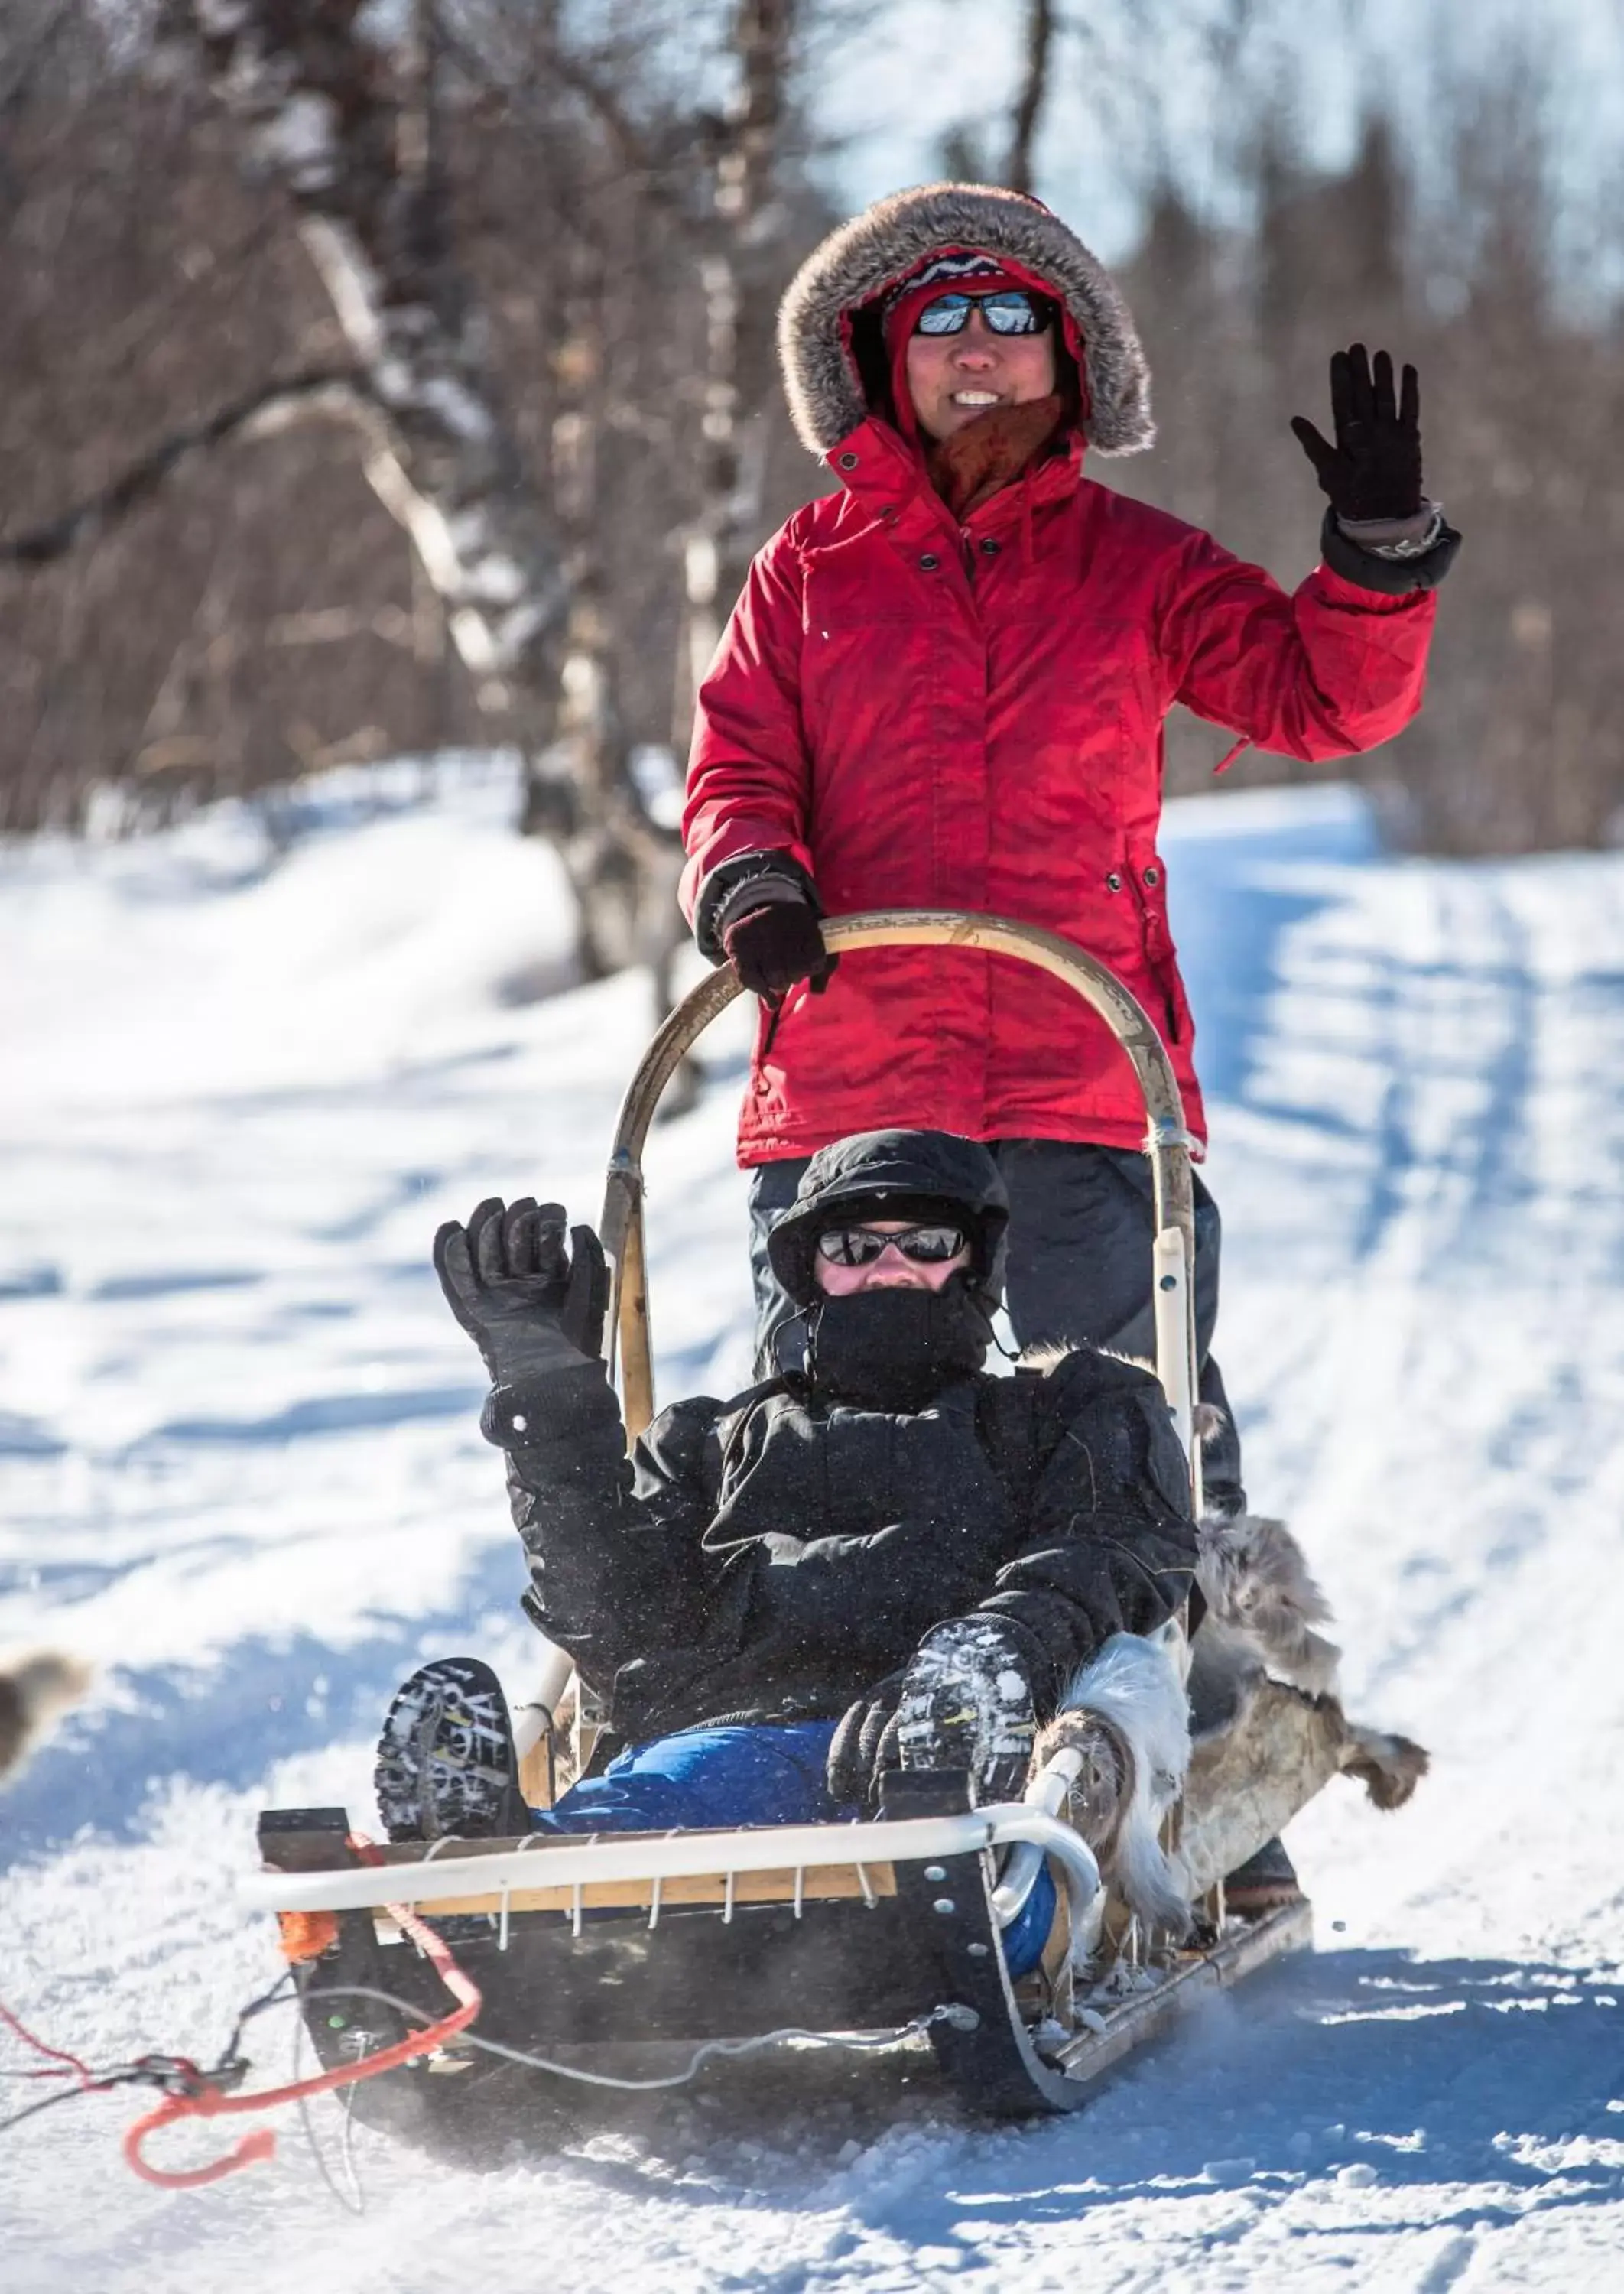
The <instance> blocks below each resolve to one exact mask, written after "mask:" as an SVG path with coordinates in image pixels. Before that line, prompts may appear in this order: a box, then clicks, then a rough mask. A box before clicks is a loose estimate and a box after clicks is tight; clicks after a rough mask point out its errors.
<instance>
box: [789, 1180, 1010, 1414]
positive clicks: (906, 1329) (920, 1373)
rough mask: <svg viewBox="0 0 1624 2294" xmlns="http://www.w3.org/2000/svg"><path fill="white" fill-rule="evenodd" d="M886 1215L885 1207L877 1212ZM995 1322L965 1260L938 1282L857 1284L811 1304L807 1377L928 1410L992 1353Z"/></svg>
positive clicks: (878, 1403) (845, 1394) (822, 1386)
mask: <svg viewBox="0 0 1624 2294" xmlns="http://www.w3.org/2000/svg"><path fill="white" fill-rule="evenodd" d="M875 1216H884V1214H883V1213H876V1214H875ZM992 1337H993V1326H992V1322H991V1321H990V1320H989V1318H988V1316H987V1309H986V1308H985V1307H984V1306H982V1305H981V1304H980V1302H979V1300H978V1299H977V1298H976V1297H975V1296H974V1295H973V1293H972V1292H971V1290H970V1283H969V1281H968V1279H967V1277H966V1274H965V1273H964V1270H963V1269H962V1268H957V1269H955V1270H954V1273H952V1274H950V1275H949V1276H948V1278H947V1280H946V1282H945V1283H944V1284H943V1285H942V1287H941V1289H939V1290H914V1289H902V1288H900V1287H897V1288H896V1289H892V1288H890V1287H889V1286H887V1287H883V1288H881V1289H873V1290H855V1291H853V1292H852V1293H851V1295H850V1297H845V1298H831V1297H827V1296H821V1295H820V1297H818V1299H817V1301H816V1305H814V1306H810V1307H808V1310H807V1367H806V1379H807V1383H808V1386H810V1387H812V1388H813V1389H814V1390H815V1392H816V1393H819V1394H826V1395H829V1396H830V1397H831V1398H832V1400H834V1401H836V1402H845V1403H852V1404H854V1405H855V1406H856V1407H857V1408H858V1409H866V1410H891V1411H917V1410H923V1409H925V1408H926V1407H927V1405H928V1404H929V1403H930V1402H931V1401H932V1400H933V1399H934V1398H935V1396H936V1395H938V1394H939V1393H940V1392H941V1390H942V1388H943V1387H945V1386H949V1385H951V1384H952V1383H953V1381H954V1379H962V1378H973V1377H974V1376H975V1374H976V1372H977V1371H978V1370H979V1369H980V1368H981V1366H982V1364H983V1363H984V1362H985V1361H986V1360H987V1347H988V1346H990V1345H991V1343H992Z"/></svg>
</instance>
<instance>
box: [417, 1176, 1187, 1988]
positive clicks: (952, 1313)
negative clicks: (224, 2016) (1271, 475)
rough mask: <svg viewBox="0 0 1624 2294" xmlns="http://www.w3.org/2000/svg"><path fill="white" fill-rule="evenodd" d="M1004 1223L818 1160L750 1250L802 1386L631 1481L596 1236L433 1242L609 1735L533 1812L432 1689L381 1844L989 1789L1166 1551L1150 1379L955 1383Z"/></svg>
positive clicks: (957, 1190) (1001, 1781)
mask: <svg viewBox="0 0 1624 2294" xmlns="http://www.w3.org/2000/svg"><path fill="white" fill-rule="evenodd" d="M1006 1216H1007V1206H1006V1200H1005V1196H1004V1191H1003V1181H1002V1179H1001V1178H1000V1176H999V1174H998V1169H997V1167H996V1165H995V1162H994V1160H993V1159H992V1157H991V1156H990V1155H989V1154H988V1153H987V1151H986V1149H985V1148H984V1147H981V1146H979V1145H978V1144H976V1143H974V1142H972V1141H970V1140H967V1139H961V1138H956V1137H954V1136H951V1135H947V1134H946V1133H942V1132H930V1131H911V1132H910V1131H878V1132H866V1133H864V1134H861V1135H858V1136H857V1137H855V1138H849V1139H845V1140H841V1141H840V1142H838V1143H836V1144H834V1145H833V1146H831V1147H827V1148H824V1150H823V1151H821V1152H820V1153H818V1154H816V1155H815V1156H814V1157H813V1159H812V1161H811V1163H810V1165H809V1167H808V1170H807V1172H806V1174H805V1175H804V1177H803V1178H802V1180H801V1182H800V1192H799V1193H798V1194H797V1196H796V1198H795V1200H794V1202H793V1204H792V1206H791V1208H790V1209H789V1210H788V1212H787V1213H785V1214H784V1216H782V1217H781V1218H780V1219H779V1220H778V1222H777V1224H775V1227H774V1229H773V1232H772V1234H771V1237H770V1244H769V1247H770V1250H771V1254H772V1262H773V1266H774V1269H775V1273H776V1274H777V1276H778V1279H779V1281H781V1282H782V1283H783V1284H784V1289H786V1290H787V1291H788V1293H789V1295H790V1297H792V1299H794V1300H795V1302H796V1303H797V1306H798V1307H799V1309H800V1313H801V1314H802V1315H803V1316H804V1319H805V1323H806V1331H807V1344H806V1362H805V1367H804V1370H802V1371H798V1372H795V1373H792V1374H786V1375H784V1376H781V1377H778V1378H775V1379H769V1380H768V1381H767V1383H766V1384H764V1385H759V1386H756V1387H751V1389H750V1390H749V1391H748V1392H746V1393H744V1394H741V1395H735V1397H734V1398H733V1400H731V1401H728V1402H718V1401H714V1400H711V1399H710V1398H709V1397H695V1398H694V1399H693V1400H691V1401H686V1402H679V1403H675V1404H673V1406H672V1407H671V1408H670V1409H669V1410H667V1411H663V1412H662V1414H661V1415H660V1416H659V1417H658V1418H657V1419H656V1420H654V1423H653V1425H652V1426H651V1427H650V1428H649V1429H648V1431H647V1433H646V1435H645V1436H643V1437H642V1439H641V1440H640V1441H639V1442H638V1443H637V1445H636V1447H635V1449H634V1451H633V1453H632V1455H631V1457H630V1458H629V1459H628V1457H627V1456H626V1452H625V1442H624V1435H623V1430H622V1428H621V1417H620V1411H619V1409H618V1406H617V1403H616V1401H615V1397H614V1395H613V1390H612V1388H611V1387H610V1385H609V1381H608V1378H607V1376H606V1373H605V1366H604V1363H603V1362H602V1360H601V1358H600V1356H599V1346H600V1343H601V1338H602V1330H603V1320H604V1313H605V1302H606V1296H607V1285H606V1282H605V1278H604V1261H603V1254H602V1251H601V1249H599V1247H598V1245H597V1238H596V1237H595V1236H594V1235H593V1233H592V1232H591V1230H590V1229H589V1228H586V1227H577V1228H576V1229H575V1230H574V1233H573V1238H572V1246H573V1247H572V1250H566V1246H565V1242H564V1213H563V1211H562V1210H560V1209H559V1208H556V1206H543V1207H542V1208H540V1209H538V1208H537V1207H536V1206H535V1205H534V1204H533V1203H528V1202H521V1203H515V1204H513V1205H511V1206H508V1207H504V1206H503V1205H502V1204H501V1203H500V1202H487V1203H482V1204H481V1206H480V1207H479V1208H478V1210H477V1211H475V1214H474V1216H473V1218H472V1219H471V1220H470V1221H469V1223H468V1225H467V1228H466V1229H465V1228H463V1227H461V1226H457V1225H451V1226H447V1227H444V1228H443V1229H442V1230H441V1232H440V1234H439V1237H438V1238H437V1241H436V1243H435V1252H434V1256H435V1264H436V1266H437V1268H438V1270H439V1273H440V1277H441V1281H442V1283H443V1286H444V1289H445V1292H446V1296H447V1298H448V1299H449V1300H450V1302H451V1308H452V1311H453V1313H454V1314H456V1315H457V1317H458V1319H459V1322H461V1323H462V1324H463V1326H464V1328H465V1329H466V1330H468V1332H469V1333H470V1335H471V1336H472V1337H473V1338H475V1342H476V1343H477V1344H478V1346H479V1348H480V1351H481V1353H482V1354H483V1357H484V1360H485V1363H486V1366H487V1368H488V1369H489V1371H490V1372H491V1378H492V1379H493V1381H494V1384H493V1386H492V1388H491V1395H490V1396H489V1398H488V1400H487V1402H486V1403H485V1407H484V1413H483V1420H482V1423H483V1429H484V1431H485V1433H486V1435H487V1436H489V1438H490V1439H491V1441H492V1442H495V1443H497V1444H499V1445H500V1446H501V1447H502V1448H503V1449H504V1450H505V1451H506V1452H507V1454H508V1487H509V1491H510V1493H511V1497H512V1501H513V1513H514V1519H515V1521H516V1524H517V1526H518V1530H519V1534H520V1536H521V1537H522V1538H523V1540H524V1546H525V1550H526V1552H527V1553H528V1555H529V1558H530V1569H531V1588H530V1590H529V1591H528V1593H527V1594H526V1595H525V1596H524V1607H525V1608H526V1610H527V1611H528V1613H529V1614H530V1615H531V1616H532V1619H533V1620H534V1622H535V1623H536V1624H537V1625H539V1626H540V1628H541V1630H542V1631H544V1632H545V1633H547V1634H548V1636H549V1637H550V1638H551V1639H553V1640H554V1641H556V1642H557V1643H559V1644H560V1645H561V1646H562V1647H564V1649H566V1650H567V1651H568V1652H569V1654H570V1655H571V1656H572V1658H573V1659H574V1661H575V1664H576V1665H577V1666H578V1668H579V1669H580V1672H581V1677H582V1679H583V1680H585V1681H586V1682H588V1683H589V1686H590V1687H591V1688H593V1689H594V1690H595V1691H596V1692H597V1694H598V1696H600V1697H601V1698H603V1699H604V1700H605V1703H606V1705H607V1712H608V1734H607V1736H606V1737H604V1738H600V1740H599V1748H598V1753H597V1758H596V1759H595V1761H594V1764H593V1765H594V1770H595V1773H593V1774H592V1775H590V1776H589V1777H587V1778H586V1779H584V1780H583V1781H582V1782H581V1783H578V1784H576V1785H575V1786H572V1789H571V1790H570V1791H568V1792H567V1793H565V1794H564V1795H563V1796H562V1797H561V1799H560V1800H559V1802H558V1803H557V1805H556V1807H555V1808H553V1809H551V1810H546V1811H532V1810H529V1809H528V1808H526V1806H525V1805H524V1801H523V1799H522V1798H521V1796H520V1794H519V1791H518V1785H517V1775H516V1761H515V1759H514V1753H513V1740H512V1736H511V1733H510V1730H509V1727H508V1711H507V1705H506V1702H505V1700H504V1698H503V1696H502V1693H501V1689H500V1686H499V1683H498V1682H497V1680H496V1678H495V1676H494V1674H493V1673H491V1671H490V1669H489V1667H487V1666H485V1665H483V1664H478V1663H476V1662H475V1661H473V1660H467V1659H460V1658H458V1659H447V1660H442V1661H440V1662H438V1663H436V1664H430V1665H426V1666H425V1667H424V1668H423V1669H422V1670H421V1671H420V1672H418V1673H417V1674H415V1675H414V1676H413V1677H412V1679H411V1680H410V1681H408V1682H407V1683H406V1685H405V1686H404V1688H402V1690H401V1691H400V1692H399V1694H398V1695H397V1696H396V1698H395V1700H394V1705H393V1706H392V1707H391V1710H390V1714H389V1718H388V1721H387V1722H386V1727H385V1730H384V1735H383V1737H382V1740H381V1742H380V1745H379V1756H378V1771H377V1782H378V1796H379V1801H380V1804H381V1808H382V1812H383V1817H384V1821H385V1823H386V1826H387V1828H388V1831H389V1834H390V1836H391V1837H392V1838H394V1839H397V1840H399V1839H421V1838H433V1837H436V1836H439V1835H440V1834H445V1833H451V1832H457V1833H460V1834H464V1835H465V1836H467V1835H477V1834H503V1835H510V1834H515V1833H520V1832H524V1831H526V1830H528V1829H530V1828H531V1827H532V1826H536V1827H539V1828H541V1829H544V1830H556V1831H561V1832H605V1831H612V1830H622V1831H624V1830H633V1831H637V1830H654V1829H660V1830H663V1829H665V1828H667V1827H668V1826H726V1825H737V1824H791V1823H808V1822H820V1821H822V1822H830V1821H836V1820H840V1819H841V1818H856V1817H858V1816H861V1815H863V1814H864V1813H865V1812H866V1811H867V1810H869V1809H870V1808H871V1807H872V1806H873V1802H874V1801H875V1798H876V1795H877V1783H878V1777H879V1776H880V1774H881V1771H883V1770H884V1769H889V1768H897V1767H914V1768H956V1769H968V1770H969V1771H970V1775H971V1777H972V1779H973V1788H974V1789H975V1791H976V1793H977V1794H978V1798H979V1799H981V1800H982V1801H984V1802H985V1801H987V1800H991V1799H1005V1798H1009V1797H1011V1796H1013V1795H1015V1794H1019V1789H1020V1787H1021V1785H1022V1783H1023V1782H1024V1780H1025V1776H1026V1771H1027V1763H1028V1761H1029V1759H1030V1755H1031V1750H1032V1744H1033V1737H1034V1730H1035V1725H1040V1724H1042V1723H1043V1721H1047V1720H1048V1719H1049V1718H1051V1717H1052V1714H1053V1713H1054V1712H1055V1711H1056V1709H1057V1707H1058V1705H1059V1704H1060V1700H1061V1697H1062V1694H1063V1692H1064V1690H1065V1688H1066V1687H1067V1684H1068V1681H1069V1680H1071V1678H1072V1676H1073V1674H1074V1673H1075V1672H1076V1671H1077V1670H1078V1668H1079V1667H1080V1666H1081V1665H1083V1664H1084V1663H1085V1662H1086V1661H1087V1660H1088V1659H1089V1658H1090V1657H1091V1656H1092V1655H1093V1654H1094V1653H1095V1651H1096V1650H1097V1649H1098V1648H1099V1647H1100V1646H1101V1644H1102V1643H1103V1642H1104V1641H1106V1640H1107V1639H1108V1638H1109V1637H1110V1635H1111V1634H1113V1633H1117V1632H1122V1631H1128V1632H1132V1633H1148V1632H1150V1631H1153V1630H1154V1629H1155V1628H1156V1627H1157V1625H1159V1624H1160V1623H1162V1622H1163V1621H1164V1620H1165V1618H1166V1617H1167V1616H1169V1615H1171V1614H1172V1613H1173V1611H1174V1610H1175V1609H1177V1607H1179V1605H1180V1604H1181V1602H1182V1601H1183V1600H1184V1598H1185V1596H1186V1594H1187V1593H1188V1591H1189V1590H1190V1578H1191V1572H1192V1569H1193V1566H1194V1561H1195V1533H1194V1529H1193V1527H1192V1525H1191V1521H1190V1495H1189V1483H1188V1479H1187V1475H1186V1468H1185V1461H1184V1458H1183V1454H1182V1452H1181V1448H1180V1444H1179V1442H1178V1439H1177V1436H1175V1434H1174V1433H1173V1428H1172V1425H1171V1422H1170V1420H1169V1416H1168V1412H1167V1408H1166V1404H1165V1400H1164V1398H1163V1395H1162V1391H1161V1388H1160V1387H1159V1386H1158V1384H1157V1381H1156V1379H1154V1378H1153V1377H1152V1376H1151V1375H1150V1374H1149V1372H1148V1371H1144V1370H1141V1369H1139V1368H1137V1367H1135V1366H1133V1364H1131V1363H1125V1362H1123V1361H1121V1360H1119V1359H1117V1357H1115V1356H1112V1355H1108V1354H1100V1353H1098V1352H1096V1351H1095V1350H1093V1349H1092V1348H1091V1347H1087V1346H1083V1347H1079V1348H1077V1349H1076V1351H1074V1352H1072V1353H1069V1354H1064V1355H1062V1356H1060V1358H1058V1359H1054V1360H1051V1361H1050V1362H1048V1363H1046V1364H1045V1365H1044V1366H1043V1367H1037V1368H1020V1369H1018V1370H1017V1371H1015V1373H1014V1375H1013V1376H1012V1377H992V1376H989V1375H988V1374H987V1372H986V1371H984V1369H983V1363H984V1362H985V1359H986V1356H987V1349H988V1346H989V1344H990V1342H991V1339H992V1322H991V1317H992V1314H993V1313H994V1311H995V1308H996V1306H997V1305H998V1301H999V1297H1000V1291H1001V1280H1002V1265H1003V1231H1004V1225H1005V1221H1006ZM611 1753H612V1754H613V1757H609V1755H610V1754H611ZM1039 1942H1040V1944H1041V1937H1040V1938H1039ZM1013 1965H1014V1957H1013V1952H1012V1951H1011V1966H1013Z"/></svg>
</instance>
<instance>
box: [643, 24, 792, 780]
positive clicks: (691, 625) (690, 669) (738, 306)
mask: <svg viewBox="0 0 1624 2294" xmlns="http://www.w3.org/2000/svg"><path fill="white" fill-rule="evenodd" d="M795 28H796V0H737V5H736V7H735V14H734V20H733V35H732V43H731V45H732V48H733V53H734V57H735V62H736V65H737V79H736V82H735V88H734V92H733V95H732V98H731V101H730V102H729V104H728V108H727V118H726V122H725V126H724V130H723V134H722V136H721V139H720V142H719V148H718V151H717V157H716V166H715V175H714V178H713V189H712V194H711V229H710V232H709V234H708V237H709V244H708V245H707V246H706V248H705V249H704V251H703V253H702V256H701V257H700V266H699V270H700V284H701V288H702V291H703V294H704V298H705V335H706V345H705V347H706V371H705V397H704V409H705V411H704V417H703V422H702V435H703V445H702V468H701V485H702V495H701V507H700V510H699V514H698V516H697V517H695V519H694V523H693V525H691V526H690V528H689V530H688V534H687V538H686V543H685V546H684V550H683V573H684V582H685V589H686V617H685V632H684V638H685V641H684V645H683V647H682V650H681V655H680V657H679V659H678V674H677V695H676V706H675V709H674V712H673V731H674V735H675V744H676V746H677V749H678V753H679V754H680V753H681V752H682V751H683V750H684V749H685V748H686V743H687V735H688V728H689V725H690V723H691V720H692V717H693V709H694V696H695V695H696V694H697V693H698V691H699V687H700V683H701V680H702V678H703V676H704V674H705V671H706V670H707V669H708V668H709V666H710V663H711V656H712V655H713V654H714V653H715V651H716V648H717V645H718V643H719V639H720V638H721V634H722V624H723V622H724V621H725V620H726V619H727V615H728V614H729V613H731V612H732V610H733V605H734V600H735V598H737V596H738V594H739V591H740V590H741V589H742V588H743V584H744V576H745V574H746V573H747V572H748V571H749V567H750V560H751V556H752V555H753V553H754V551H755V549H756V548H757V546H758V544H759V541H760V539H761V504H762V490H763V489H762V480H763V465H764V445H763V440H762V437H761V435H760V428H759V424H754V425H752V424H751V415H752V414H754V413H755V412H756V411H758V407H757V404H754V403H752V399H753V400H756V401H758V402H759V395H760V393H761V391H762V390H763V389H764V388H765V387H767V386H768V385H769V382H770V375H771V342H772V333H773V325H774V321H775V309H774V297H773V296H772V293H771V275H772V272H773V263H772V256H773V250H774V247H775V242H776V241H777V240H779V239H780V238H781V237H782V235H783V232H784V224H785V221H786V217H785V212H784V206H783V203H782V202H781V200H780V199H778V197H777V187H776V175H777V167H778V160H779V147H780V142H781V138H782V134H783V129H784V119H785V116H786V113H787V109H788V107H787V104H786V102H785V85H786V82H787V79H788V77H789V69H790V61H791V55H792V44H793V40H794V35H795Z"/></svg>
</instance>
